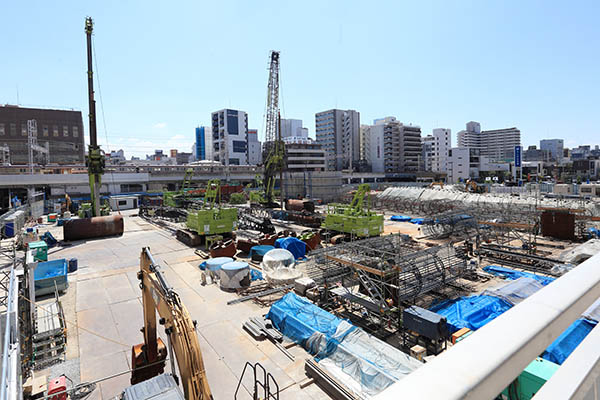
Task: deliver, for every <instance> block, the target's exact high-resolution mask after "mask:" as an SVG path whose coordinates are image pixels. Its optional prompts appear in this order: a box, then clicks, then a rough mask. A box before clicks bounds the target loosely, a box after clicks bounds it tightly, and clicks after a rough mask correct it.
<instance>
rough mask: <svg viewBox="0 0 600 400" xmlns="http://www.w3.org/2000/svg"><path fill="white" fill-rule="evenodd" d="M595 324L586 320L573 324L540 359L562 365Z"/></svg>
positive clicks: (579, 320)
mask: <svg viewBox="0 0 600 400" xmlns="http://www.w3.org/2000/svg"><path fill="white" fill-rule="evenodd" d="M595 326H596V324H595V323H593V322H591V321H588V320H586V319H583V318H581V319H578V320H577V321H575V322H573V323H572V324H571V326H569V327H568V328H567V330H566V331H564V332H563V334H562V335H560V336H559V337H558V338H557V339H556V340H555V341H554V342H552V344H551V345H550V346H548V348H547V349H546V351H544V354H542V358H544V359H546V360H548V361H552V362H553V363H556V364H559V365H560V364H562V363H563V362H564V361H565V360H566V359H567V357H569V355H570V354H571V353H572V352H573V350H575V348H576V347H577V346H579V343H581V342H582V341H583V339H585V337H586V336H587V335H588V333H590V332H591V331H592V329H594V327H595Z"/></svg>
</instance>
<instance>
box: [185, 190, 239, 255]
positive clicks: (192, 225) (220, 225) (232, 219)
mask: <svg viewBox="0 0 600 400" xmlns="http://www.w3.org/2000/svg"><path fill="white" fill-rule="evenodd" d="M237 221H238V210H237V208H235V207H227V208H226V207H221V182H220V181H219V180H218V179H213V180H210V181H208V183H207V184H206V193H205V195H204V203H203V205H202V207H201V208H199V209H189V210H188V214H187V220H186V227H187V229H180V230H178V231H177V238H178V239H179V240H180V241H182V242H183V243H186V244H188V245H190V246H198V245H201V244H202V243H203V242H204V241H205V239H206V237H207V236H212V235H221V236H223V237H228V236H231V234H232V233H233V231H234V230H235V229H236V228H237Z"/></svg>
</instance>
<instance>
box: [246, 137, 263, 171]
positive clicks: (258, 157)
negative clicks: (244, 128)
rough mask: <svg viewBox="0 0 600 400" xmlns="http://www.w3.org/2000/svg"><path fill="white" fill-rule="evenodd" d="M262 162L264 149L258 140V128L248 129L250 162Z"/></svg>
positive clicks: (255, 163)
mask: <svg viewBox="0 0 600 400" xmlns="http://www.w3.org/2000/svg"><path fill="white" fill-rule="evenodd" d="M261 162H262V150H261V146H260V142H259V141H258V130H256V129H248V164H249V165H258V164H260V163H261Z"/></svg>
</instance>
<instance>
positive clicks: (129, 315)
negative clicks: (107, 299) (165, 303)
mask: <svg viewBox="0 0 600 400" xmlns="http://www.w3.org/2000/svg"><path fill="white" fill-rule="evenodd" d="M109 307H110V312H111V314H112V318H113V319H114V321H115V327H116V329H117V333H118V335H119V339H120V341H121V342H123V343H126V344H129V345H130V346H133V345H136V344H138V343H142V342H143V341H144V336H143V334H142V332H141V331H140V329H142V327H143V326H144V315H143V312H144V309H143V307H142V302H141V300H140V299H137V298H136V299H132V300H126V301H123V302H120V303H115V304H111V305H110V306H109Z"/></svg>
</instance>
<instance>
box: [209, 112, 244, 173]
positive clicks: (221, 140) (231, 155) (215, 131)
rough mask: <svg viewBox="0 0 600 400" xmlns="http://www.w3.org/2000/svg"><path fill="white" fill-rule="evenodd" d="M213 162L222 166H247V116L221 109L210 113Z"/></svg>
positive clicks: (242, 113)
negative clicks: (217, 162)
mask: <svg viewBox="0 0 600 400" xmlns="http://www.w3.org/2000/svg"><path fill="white" fill-rule="evenodd" d="M211 120H212V138H213V160H214V161H219V162H220V163H221V164H223V165H247V164H248V114H246V113H245V112H244V111H238V110H230V109H223V110H219V111H215V112H214V113H212V119H211Z"/></svg>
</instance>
